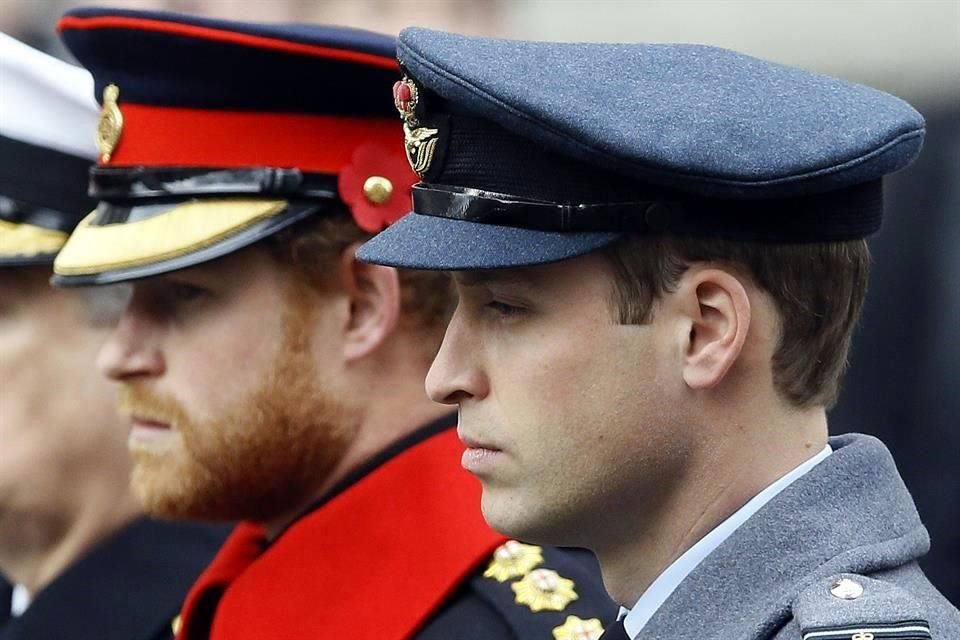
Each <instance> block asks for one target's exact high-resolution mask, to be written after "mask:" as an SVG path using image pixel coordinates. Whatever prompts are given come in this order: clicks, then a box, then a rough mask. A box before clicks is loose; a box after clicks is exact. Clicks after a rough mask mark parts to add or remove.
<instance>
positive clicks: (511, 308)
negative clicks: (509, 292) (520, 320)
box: [485, 299, 526, 318]
mask: <svg viewBox="0 0 960 640" xmlns="http://www.w3.org/2000/svg"><path fill="white" fill-rule="evenodd" d="M485 307H486V308H487V309H489V310H490V311H492V312H493V313H494V314H496V315H497V316H500V317H501V318H515V317H517V316H520V315H523V313H524V312H525V311H526V309H524V308H523V307H521V306H518V305H515V304H511V303H509V302H504V301H502V300H497V299H493V300H490V301H489V302H487V304H486V305H485Z"/></svg>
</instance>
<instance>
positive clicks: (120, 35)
mask: <svg viewBox="0 0 960 640" xmlns="http://www.w3.org/2000/svg"><path fill="white" fill-rule="evenodd" d="M59 29H60V31H61V35H62V37H63V39H64V41H65V42H66V44H67V46H68V48H69V49H70V51H71V52H72V53H73V54H74V55H75V56H76V58H77V59H79V60H80V61H81V63H83V64H84V65H86V66H87V67H88V68H89V69H90V70H91V71H92V73H93V75H94V78H95V82H96V94H97V95H98V96H102V110H101V116H100V121H99V124H98V127H97V130H98V136H99V142H100V148H99V151H100V155H99V159H98V165H97V167H96V168H95V169H94V170H93V171H92V181H91V187H92V192H93V194H94V196H95V197H97V198H99V199H100V201H101V202H100V205H99V207H98V210H97V213H96V214H95V215H94V216H92V217H91V218H88V219H86V220H84V222H82V223H81V224H80V225H79V226H78V227H77V229H76V230H75V231H74V232H73V234H72V235H71V237H70V240H69V241H68V242H67V244H66V246H65V247H64V249H63V251H61V252H60V254H59V255H58V258H57V262H56V263H55V267H54V271H55V278H54V281H55V283H56V284H58V285H60V286H86V285H109V284H111V283H117V282H126V283H130V286H131V287H132V290H133V292H132V297H131V299H130V302H129V304H128V305H127V307H126V309H125V310H124V311H123V313H122V314H121V315H120V319H119V323H118V325H117V327H116V328H115V330H114V331H113V332H112V334H111V336H110V338H109V340H108V341H107V343H106V345H105V346H104V347H103V349H102V350H101V352H100V356H99V368H100V370H101V372H102V373H104V374H105V375H107V376H109V377H110V378H111V379H113V380H115V381H117V382H119V383H121V385H122V394H121V407H122V410H123V412H124V414H125V415H126V416H127V418H128V420H129V422H130V424H131V425H132V436H131V440H130V449H131V452H132V455H133V458H134V472H133V487H134V490H135V493H136V495H137V496H138V498H140V500H141V502H142V503H143V504H144V506H145V507H146V509H147V511H148V512H149V513H151V514H154V515H157V516H161V517H165V518H176V519H191V520H211V521H220V520H227V521H232V520H242V521H243V523H242V524H241V525H240V526H239V527H238V528H237V529H236V531H235V532H234V534H233V535H232V536H231V537H230V538H229V539H228V540H227V542H226V543H225V545H224V547H223V549H222V550H221V552H220V553H219V554H218V555H217V557H216V558H215V559H214V561H213V562H212V563H211V564H210V566H209V567H208V569H207V570H206V571H205V572H204V574H203V575H202V576H201V578H200V579H199V580H198V581H197V583H196V585H195V586H194V587H193V589H192V590H191V593H190V595H189V597H188V599H187V601H186V604H185V606H184V610H183V614H182V627H181V629H180V630H179V634H178V637H179V638H181V639H182V640H198V639H204V638H214V639H216V640H243V639H245V638H251V639H256V640H261V639H263V638H283V639H284V640H296V639H299V638H304V639H306V638H311V639H312V638H341V637H343V638H358V639H362V640H374V639H376V640H401V639H406V638H411V637H415V638H418V639H421V640H427V639H437V640H439V639H441V638H442V639H450V638H458V639H459V640H471V639H476V640H481V639H482V640H495V639H500V638H502V639H519V638H534V637H543V638H550V637H551V636H552V637H553V638H560V639H565V638H566V639H572V638H576V639H578V640H590V639H592V638H596V637H598V636H599V635H600V633H601V632H602V626H603V622H604V621H609V620H610V619H611V618H612V614H613V613H614V610H615V608H614V607H613V605H612V602H611V601H610V600H609V599H608V597H607V596H606V595H605V593H604V591H603V586H602V584H601V582H600V580H599V573H598V571H597V568H596V564H595V560H594V558H593V557H592V556H591V555H590V554H588V553H586V552H583V551H573V550H560V549H552V548H546V547H537V546H533V545H526V544H523V543H521V542H519V541H515V540H508V539H506V538H505V537H504V536H501V535H499V534H497V533H495V532H493V531H492V530H490V529H489V528H488V527H487V526H486V524H485V523H484V522H483V518H482V516H481V514H480V510H479V494H480V487H479V485H478V484H477V482H476V481H475V479H474V478H472V477H470V476H469V474H466V473H465V472H463V470H462V469H461V468H460V465H459V460H460V457H461V455H462V453H463V447H462V446H461V445H460V443H459V441H458V439H457V435H456V430H455V428H454V427H455V423H456V417H455V416H454V415H452V414H451V413H450V410H449V408H447V407H443V406H440V405H436V404H434V403H432V402H430V401H429V400H428V399H427V398H426V396H425V394H424V392H423V384H422V380H423V376H424V375H425V373H426V370H427V366H428V364H429V362H430V360H431V358H432V357H433V355H434V353H435V352H436V349H437V347H438V345H439V343H440V338H441V335H442V331H443V326H444V325H445V323H446V320H447V318H448V316H449V311H450V303H451V301H452V300H451V293H452V292H451V290H450V287H449V281H448V279H447V277H446V276H445V275H443V274H435V273H407V274H405V275H403V276H401V275H400V274H399V273H398V272H397V271H396V270H395V269H391V268H385V267H372V266H369V265H364V264H360V263H358V262H357V261H355V260H354V257H353V252H354V249H355V247H356V246H357V244H358V243H359V242H361V241H362V240H364V239H366V238H368V237H369V236H370V234H371V233H373V232H375V231H378V230H380V229H382V228H383V227H384V226H386V225H388V224H390V223H392V222H393V221H394V220H396V219H397V217H399V216H400V215H402V214H403V213H406V211H407V209H408V206H409V189H410V185H411V183H412V182H413V180H414V176H413V174H412V172H411V171H410V169H409V167H408V165H407V162H406V160H405V158H404V154H403V147H402V144H403V141H402V137H401V136H399V135H398V133H397V130H396V125H395V119H394V113H393V104H392V100H391V95H390V91H391V87H392V85H393V83H394V81H395V80H397V79H398V78H399V73H398V70H397V66H396V61H395V59H394V55H395V46H396V45H395V40H394V39H393V38H392V37H389V36H384V35H379V34H375V33H371V32H365V31H358V30H355V29H343V28H336V27H324V26H306V25H289V24H284V25H279V24H258V23H247V22H230V21H224V20H214V19H203V18H197V17H191V16H186V15H181V14H169V13H150V12H135V11H121V10H103V9H77V10H74V11H72V12H70V13H68V14H67V15H66V16H64V18H63V19H62V20H61V22H60V25H59Z"/></svg>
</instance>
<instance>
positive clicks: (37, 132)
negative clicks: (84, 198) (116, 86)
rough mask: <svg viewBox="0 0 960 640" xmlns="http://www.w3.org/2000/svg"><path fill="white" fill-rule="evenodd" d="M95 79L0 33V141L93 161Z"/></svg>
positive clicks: (94, 151) (86, 72)
mask: <svg viewBox="0 0 960 640" xmlns="http://www.w3.org/2000/svg"><path fill="white" fill-rule="evenodd" d="M98 113H99V107H98V106H97V102H96V100H94V97H93V77H92V76H91V75H90V72H89V71H87V70H86V69H84V68H83V67H78V66H74V65H72V64H68V63H66V62H63V61H61V60H58V59H57V58H54V57H53V56H50V55H48V54H46V53H43V52H42V51H37V50H36V49H34V48H32V47H30V46H28V45H25V44H23V43H22V42H20V41H19V40H15V39H14V38H11V37H10V36H8V35H6V34H3V33H0V135H3V136H5V137H7V138H11V139H13V140H19V141H21V142H25V143H28V144H32V145H36V146H41V147H47V148H49V149H55V150H57V151H61V152H63V153H68V154H70V155H73V156H78V157H81V158H89V159H94V158H96V155H97V149H96V146H95V144H94V131H95V128H96V123H97V115H98Z"/></svg>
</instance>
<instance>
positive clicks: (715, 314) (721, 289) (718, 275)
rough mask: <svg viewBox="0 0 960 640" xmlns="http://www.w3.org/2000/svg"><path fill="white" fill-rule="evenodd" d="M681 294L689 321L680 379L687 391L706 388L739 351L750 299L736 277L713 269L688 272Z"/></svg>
mask: <svg viewBox="0 0 960 640" xmlns="http://www.w3.org/2000/svg"><path fill="white" fill-rule="evenodd" d="M681 292H682V293H684V294H685V295H684V298H685V304H684V305H683V306H684V309H685V311H686V313H687V314H688V316H689V320H690V324H689V326H690V334H689V337H688V338H687V345H686V353H685V357H684V363H683V380H684V382H686V384H687V386H689V387H690V388H691V389H710V388H713V387H715V386H716V385H718V384H720V382H721V381H722V380H723V379H724V377H725V376H726V375H727V372H728V371H729V370H730V367H732V366H733V364H734V362H736V361H737V358H739V357H740V354H741V352H742V351H743V346H744V343H745V342H746V339H747V333H748V331H749V329H750V297H749V295H748V294H747V290H746V288H745V287H744V285H743V283H742V282H741V281H740V280H739V279H738V278H737V277H736V276H734V275H733V274H731V273H728V272H727V271H723V270H722V269H716V268H702V269H696V268H694V269H691V270H688V271H687V273H685V274H684V277H683V279H682V280H681V285H680V288H678V293H681Z"/></svg>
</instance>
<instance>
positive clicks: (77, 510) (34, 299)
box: [0, 34, 223, 640]
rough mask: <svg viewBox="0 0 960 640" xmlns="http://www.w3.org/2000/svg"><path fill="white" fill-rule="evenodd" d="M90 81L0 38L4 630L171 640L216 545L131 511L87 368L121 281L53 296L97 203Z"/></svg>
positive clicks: (0, 619) (120, 296)
mask: <svg viewBox="0 0 960 640" xmlns="http://www.w3.org/2000/svg"><path fill="white" fill-rule="evenodd" d="M92 91H93V81H92V79H91V77H90V74H89V73H87V72H86V71H85V70H83V69H80V68H77V67H73V66H71V65H68V64H66V63H64V62H61V61H59V60H56V59H54V58H51V57H50V56H48V55H46V54H44V53H41V52H39V51H36V50H34V49H31V48H30V47H28V46H26V45H24V44H22V43H20V42H18V41H17V40H14V39H12V38H10V37H8V36H5V35H3V34H0V96H2V99H0V371H2V375H0V380H2V383H0V443H2V444H0V574H2V576H3V578H5V579H6V580H7V581H9V583H8V584H4V586H2V587H0V638H2V639H3V640H46V639H49V640H54V639H57V640H59V639H62V638H73V639H77V640H79V639H81V638H89V639H90V640H94V639H96V640H151V639H160V638H167V637H169V635H170V632H171V623H172V621H173V620H174V617H175V616H176V614H177V612H178V610H179V607H180V604H181V602H182V600H183V597H184V595H185V594H186V591H187V589H188V587H189V585H190V584H191V583H192V581H193V580H194V579H195V578H196V576H197V575H198V574H199V572H200V571H201V570H202V568H203V567H204V566H205V565H206V563H207V562H208V561H209V559H210V558H211V557H212V555H213V553H214V552H215V551H216V549H217V548H218V546H219V544H220V542H222V538H223V534H222V533H221V532H219V531H218V530H212V529H210V528H207V527H199V526H195V525H193V526H187V525H182V524H169V523H158V522H153V521H150V520H147V519H145V518H143V517H142V516H141V510H140V508H139V506H138V505H137V504H136V501H135V500H134V499H133V497H132V495H130V492H129V474H130V463H129V461H128V456H127V454H126V451H125V449H126V442H127V429H126V428H125V427H124V425H123V423H122V421H121V420H120V417H119V416H118V415H117V412H116V408H115V406H114V404H115V394H114V390H113V388H112V386H111V385H110V384H109V383H107V382H106V381H104V380H102V379H99V378H98V377H97V376H93V375H91V374H90V367H91V366H92V364H93V362H94V361H95V358H96V354H97V351H98V350H99V348H100V346H101V345H102V344H103V342H104V340H105V339H106V337H107V336H108V334H109V330H110V327H111V326H112V325H113V323H114V322H115V321H116V318H117V317H118V315H119V313H120V312H121V311H122V309H123V305H124V303H125V301H126V292H125V291H124V290H123V289H122V287H116V288H107V289H103V290H90V291H84V290H77V291H57V290H55V289H53V288H51V287H50V286H49V282H48V281H49V278H50V274H51V268H50V265H51V264H52V262H53V259H54V255H55V254H56V253H57V251H58V250H59V249H60V248H61V246H62V245H63V243H64V242H65V240H66V238H67V234H68V232H69V231H70V230H71V229H72V228H73V226H74V225H75V224H76V223H77V221H78V220H80V218H81V217H82V216H83V215H85V214H86V213H88V212H89V211H90V210H91V209H93V207H94V205H95V203H94V202H93V201H91V200H90V199H89V198H88V197H87V196H86V188H87V182H88V177H87V172H88V169H89V166H90V164H91V162H92V160H93V158H94V156H95V148H94V145H93V139H92V137H91V136H90V129H91V127H92V126H93V124H94V123H95V122H96V117H97V110H96V104H95V103H94V101H93V99H92Z"/></svg>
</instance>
